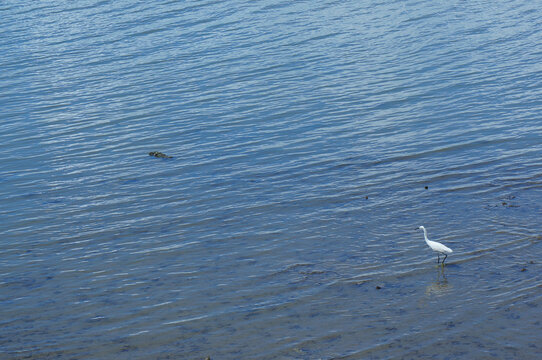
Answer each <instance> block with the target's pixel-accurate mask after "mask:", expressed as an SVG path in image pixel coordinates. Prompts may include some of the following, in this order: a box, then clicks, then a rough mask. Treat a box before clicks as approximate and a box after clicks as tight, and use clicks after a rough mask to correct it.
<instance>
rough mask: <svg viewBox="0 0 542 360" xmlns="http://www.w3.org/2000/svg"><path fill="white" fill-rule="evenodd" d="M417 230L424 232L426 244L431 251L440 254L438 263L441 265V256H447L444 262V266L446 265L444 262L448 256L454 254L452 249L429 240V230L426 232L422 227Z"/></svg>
mask: <svg viewBox="0 0 542 360" xmlns="http://www.w3.org/2000/svg"><path fill="white" fill-rule="evenodd" d="M416 230H423V237H424V238H425V242H426V243H427V245H428V246H429V247H430V248H431V250H433V251H436V252H437V254H438V258H437V263H440V254H442V255H445V256H444V259H443V260H442V264H443V265H444V260H446V258H447V257H448V254H451V253H452V252H453V251H452V249H450V248H449V247H447V246H445V245H442V244H441V243H439V242H436V241H431V240H429V239H428V238H427V230H425V228H424V227H423V226H420V227H419V228H417V229H416Z"/></svg>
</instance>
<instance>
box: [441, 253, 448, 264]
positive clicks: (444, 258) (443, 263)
mask: <svg viewBox="0 0 542 360" xmlns="http://www.w3.org/2000/svg"><path fill="white" fill-rule="evenodd" d="M445 255H446V256H444V259H442V265H444V260H446V258H447V257H448V254H445Z"/></svg>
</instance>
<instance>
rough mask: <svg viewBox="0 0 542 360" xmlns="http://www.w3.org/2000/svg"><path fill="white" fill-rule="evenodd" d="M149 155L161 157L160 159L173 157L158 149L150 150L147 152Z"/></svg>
mask: <svg viewBox="0 0 542 360" xmlns="http://www.w3.org/2000/svg"><path fill="white" fill-rule="evenodd" d="M149 156H154V157H157V158H162V159H171V158H173V156H169V155H166V154H164V153H161V152H160V151H151V152H150V153H149Z"/></svg>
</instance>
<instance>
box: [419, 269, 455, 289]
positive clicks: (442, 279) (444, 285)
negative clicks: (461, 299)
mask: <svg viewBox="0 0 542 360" xmlns="http://www.w3.org/2000/svg"><path fill="white" fill-rule="evenodd" d="M451 289H452V286H451V285H450V284H448V279H446V273H445V270H444V267H443V266H437V275H436V280H435V281H434V282H432V283H431V284H429V285H428V286H427V287H426V288H425V294H426V295H437V296H439V295H443V294H445V293H447V292H448V291H450V290H451Z"/></svg>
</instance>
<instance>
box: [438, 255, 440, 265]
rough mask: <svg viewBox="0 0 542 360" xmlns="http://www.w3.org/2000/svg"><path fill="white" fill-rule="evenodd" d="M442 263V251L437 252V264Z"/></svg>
mask: <svg viewBox="0 0 542 360" xmlns="http://www.w3.org/2000/svg"><path fill="white" fill-rule="evenodd" d="M439 263H440V253H437V264H439Z"/></svg>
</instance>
